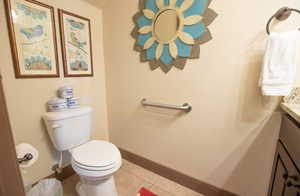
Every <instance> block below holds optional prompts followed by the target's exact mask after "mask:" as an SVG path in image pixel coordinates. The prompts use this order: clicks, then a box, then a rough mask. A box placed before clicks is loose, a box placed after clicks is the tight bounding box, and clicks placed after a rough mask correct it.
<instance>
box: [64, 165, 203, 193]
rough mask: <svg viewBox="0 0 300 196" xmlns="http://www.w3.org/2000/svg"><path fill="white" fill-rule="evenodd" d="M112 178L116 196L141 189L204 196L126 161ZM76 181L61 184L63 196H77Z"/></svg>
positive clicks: (71, 180) (70, 180)
mask: <svg viewBox="0 0 300 196" xmlns="http://www.w3.org/2000/svg"><path fill="white" fill-rule="evenodd" d="M114 177H115V181H116V186H117V189H118V193H119V195H118V196H136V195H137V193H138V191H139V190H140V189H141V188H142V187H144V188H146V189H148V190H150V191H152V192H153V193H155V194H157V195H159V196H204V195H202V194H200V193H197V192H195V191H192V190H190V189H188V188H186V187H184V186H181V185H179V184H177V183H175V182H173V181H171V180H169V179H167V178H164V177H162V176H159V175H157V174H155V173H152V172H150V171H148V170H146V169H144V168H142V167H139V166H137V165H135V164H133V163H131V162H129V161H126V160H123V164H122V167H121V169H120V170H119V171H118V172H116V174H115V175H114ZM78 181H79V177H78V176H77V175H73V176H71V177H70V178H68V179H66V180H65V181H64V182H63V186H64V196H78V195H77V193H76V190H75V186H76V184H77V182H78Z"/></svg>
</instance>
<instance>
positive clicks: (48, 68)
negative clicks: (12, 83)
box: [10, 0, 58, 77]
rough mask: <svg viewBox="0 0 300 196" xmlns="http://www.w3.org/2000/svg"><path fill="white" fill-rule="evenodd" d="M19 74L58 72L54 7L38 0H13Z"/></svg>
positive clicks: (11, 3) (52, 75) (50, 74)
mask: <svg viewBox="0 0 300 196" xmlns="http://www.w3.org/2000/svg"><path fill="white" fill-rule="evenodd" d="M10 5H11V20H12V23H13V32H14V42H15V43H14V44H15V45H14V47H15V51H16V52H17V55H15V57H17V59H16V61H17V64H18V69H17V70H16V71H17V72H18V74H16V75H17V76H19V77H22V76H25V77H26V76H33V77H34V76H36V75H37V76H39V77H43V75H44V76H49V77H55V76H58V69H57V53H56V52H57V51H56V45H55V44H56V40H55V35H54V31H55V30H54V29H53V26H54V24H53V22H54V21H53V9H51V7H50V6H49V7H48V6H47V5H44V4H41V3H39V2H36V1H32V0H30V1H28V0H11V2H10Z"/></svg>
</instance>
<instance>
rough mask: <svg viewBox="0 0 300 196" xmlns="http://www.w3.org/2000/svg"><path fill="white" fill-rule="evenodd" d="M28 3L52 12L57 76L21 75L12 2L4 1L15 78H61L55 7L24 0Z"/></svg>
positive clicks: (32, 0) (9, 0)
mask: <svg viewBox="0 0 300 196" xmlns="http://www.w3.org/2000/svg"><path fill="white" fill-rule="evenodd" d="M23 1H24V2H27V3H32V4H35V5H38V6H40V7H43V8H46V9H49V11H50V14H51V16H50V19H51V30H52V36H53V37H52V39H53V50H54V51H53V52H54V54H53V55H54V57H53V58H54V60H55V65H53V67H55V69H56V70H55V74H23V73H21V69H20V63H19V54H18V48H17V39H16V34H15V33H16V32H15V27H14V24H13V16H12V12H11V10H12V6H11V5H12V4H11V0H4V3H5V7H6V18H7V26H8V31H9V38H10V45H11V51H12V56H13V63H14V70H15V77H16V78H53V77H59V76H60V73H59V63H58V54H57V38H56V27H55V18H54V7H52V6H50V5H46V4H44V3H41V2H39V1H36V0H23Z"/></svg>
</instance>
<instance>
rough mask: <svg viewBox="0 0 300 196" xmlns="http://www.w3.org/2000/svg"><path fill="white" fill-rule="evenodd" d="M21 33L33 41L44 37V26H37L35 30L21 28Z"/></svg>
mask: <svg viewBox="0 0 300 196" xmlns="http://www.w3.org/2000/svg"><path fill="white" fill-rule="evenodd" d="M20 32H21V33H23V34H24V35H25V36H26V37H27V39H32V38H35V37H40V36H41V35H43V33H44V28H43V26H42V25H37V26H35V27H33V28H21V30H20Z"/></svg>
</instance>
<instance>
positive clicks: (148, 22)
mask: <svg viewBox="0 0 300 196" xmlns="http://www.w3.org/2000/svg"><path fill="white" fill-rule="evenodd" d="M136 23H137V25H138V26H139V27H140V28H141V27H144V26H149V25H151V23H152V20H150V19H148V18H146V17H145V16H140V17H139V18H138V19H137V20H136Z"/></svg>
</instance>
